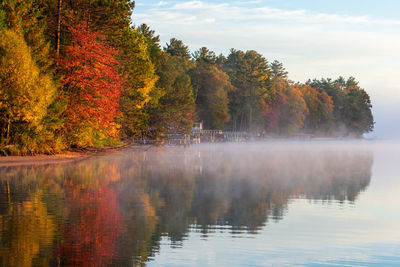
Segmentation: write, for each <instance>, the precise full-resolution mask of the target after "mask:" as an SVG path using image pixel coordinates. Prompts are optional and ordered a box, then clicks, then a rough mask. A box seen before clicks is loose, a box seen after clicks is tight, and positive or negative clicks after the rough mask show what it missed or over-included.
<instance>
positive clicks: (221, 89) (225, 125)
mask: <svg viewBox="0 0 400 267" xmlns="http://www.w3.org/2000/svg"><path fill="white" fill-rule="evenodd" d="M132 18H134V1H131V0H114V1H104V0H76V1H62V0H57V1H53V0H51V1H50V0H0V154H1V155H35V154H55V153H61V152H62V151H66V150H67V151H68V150H71V149H82V148H88V147H103V146H105V147H107V146H108V147H109V146H120V145H122V144H124V142H123V141H122V140H133V139H138V138H148V139H153V140H160V139H164V138H166V135H167V134H168V133H170V134H187V133H189V132H190V131H191V128H192V125H193V122H196V121H202V122H203V125H204V128H205V129H220V130H225V131H238V132H249V133H254V134H255V135H256V134H260V133H261V134H262V135H263V136H279V137H288V136H292V135H294V134H312V135H313V136H320V137H343V136H353V137H361V136H362V134H363V133H367V132H370V131H372V129H373V126H374V121H373V116H372V112H371V108H372V105H371V100H370V98H369V95H368V94H367V92H366V91H365V90H363V89H362V88H360V86H359V85H358V82H357V81H356V80H355V78H352V77H350V78H348V79H345V78H343V77H339V78H337V79H319V80H317V79H310V80H309V81H307V82H306V83H297V82H293V81H291V80H290V79H289V77H288V73H287V71H286V70H285V68H284V66H283V64H282V63H280V62H278V61H276V60H275V61H268V60H267V59H265V58H264V57H263V56H262V55H261V54H260V53H258V52H256V51H254V50H249V51H241V50H236V49H231V51H230V53H229V54H228V55H222V54H220V55H216V54H215V53H214V52H213V51H211V50H210V49H208V48H206V47H202V48H200V49H198V50H196V51H194V52H193V53H190V51H189V48H188V46H186V45H185V44H184V43H183V42H182V41H181V40H177V39H175V38H172V39H171V40H170V42H169V43H167V44H165V46H164V47H162V45H161V44H160V39H159V36H158V35H156V33H155V32H154V31H153V30H151V29H150V27H149V26H147V25H145V24H142V25H139V26H134V20H132Z"/></svg>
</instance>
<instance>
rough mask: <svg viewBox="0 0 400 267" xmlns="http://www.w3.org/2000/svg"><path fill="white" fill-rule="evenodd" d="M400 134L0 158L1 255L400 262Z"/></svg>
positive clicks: (9, 259)
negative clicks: (67, 158) (34, 159)
mask: <svg viewBox="0 0 400 267" xmlns="http://www.w3.org/2000/svg"><path fill="white" fill-rule="evenodd" d="M399 148H400V145H399V144H397V143H390V142H377V141H366V140H360V141H356V142H351V141H342V142H340V141H299V142H296V141H270V142H254V143H236V144H202V145H193V146H190V147H186V148H185V147H146V148H143V147H140V148H133V149H129V150H125V151H122V152H117V153H113V154H110V155H108V156H98V157H94V158H91V159H89V160H84V161H80V162H76V163H71V164H63V165H49V166H21V167H9V168H1V169H0V226H1V227H0V229H1V230H0V241H1V242H0V252H1V253H0V263H3V266H38V265H40V266H42V265H43V263H45V264H44V265H49V266H54V265H58V264H60V266H110V265H111V266H140V265H142V264H145V265H149V266H276V265H280V266H285V265H286V266H293V265H300V266H322V265H356V266H382V265H385V266H398V265H399V264H400V257H399V255H400V241H399V240H400V229H399V227H398V225H399V223H400V213H399V211H398V207H399V206H400V179H399V177H398V174H399V173H400V172H399V171H400V166H399V164H398V162H399V159H400V150H399Z"/></svg>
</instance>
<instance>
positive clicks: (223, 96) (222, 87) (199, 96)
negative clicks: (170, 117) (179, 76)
mask: <svg viewBox="0 0 400 267" xmlns="http://www.w3.org/2000/svg"><path fill="white" fill-rule="evenodd" d="M194 58H195V60H196V67H195V68H193V69H192V70H191V71H190V76H191V80H192V85H193V89H194V94H195V101H196V113H197V115H198V116H199V119H200V120H201V121H203V122H204V127H205V128H208V129H222V128H223V127H224V124H225V123H226V122H227V121H228V120H229V118H230V116H229V110H228V103H229V100H228V92H230V91H232V90H233V89H234V88H233V86H232V85H231V83H230V79H229V76H228V75H227V74H226V73H224V72H223V71H221V70H219V69H218V68H217V66H216V56H215V54H214V52H212V51H209V50H208V49H207V48H205V47H203V48H201V49H200V50H198V51H196V52H195V53H194Z"/></svg>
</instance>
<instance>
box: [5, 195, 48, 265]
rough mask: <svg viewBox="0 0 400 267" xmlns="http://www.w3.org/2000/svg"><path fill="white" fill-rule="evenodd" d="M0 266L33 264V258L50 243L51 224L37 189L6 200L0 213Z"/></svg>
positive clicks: (41, 252) (42, 255)
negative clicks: (5, 208)
mask: <svg viewBox="0 0 400 267" xmlns="http://www.w3.org/2000/svg"><path fill="white" fill-rule="evenodd" d="M0 229H1V232H0V242H1V243H0V259H2V258H3V262H1V261H0V264H1V263H3V265H1V266H9V267H13V266H16V267H19V266H33V265H34V264H33V262H34V260H35V258H41V257H42V258H43V259H42V260H41V262H42V264H43V265H46V263H45V262H46V259H45V257H44V255H45V254H46V253H47V252H48V249H49V247H50V246H51V244H52V239H53V235H54V232H55V225H54V222H53V218H52V216H50V215H48V214H47V209H46V205H45V204H44V203H43V201H42V195H41V192H40V191H38V192H37V193H36V194H35V195H33V196H32V197H31V199H29V200H26V201H24V202H22V203H14V202H12V203H10V205H9V212H8V214H6V215H2V216H0Z"/></svg>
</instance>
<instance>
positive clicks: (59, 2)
mask: <svg viewBox="0 0 400 267" xmlns="http://www.w3.org/2000/svg"><path fill="white" fill-rule="evenodd" d="M61 6H62V0H58V14H57V37H56V38H57V39H56V57H57V58H58V57H59V56H60V36H61Z"/></svg>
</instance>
